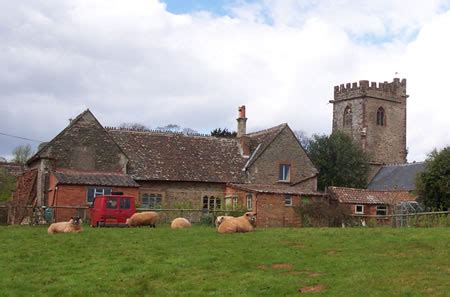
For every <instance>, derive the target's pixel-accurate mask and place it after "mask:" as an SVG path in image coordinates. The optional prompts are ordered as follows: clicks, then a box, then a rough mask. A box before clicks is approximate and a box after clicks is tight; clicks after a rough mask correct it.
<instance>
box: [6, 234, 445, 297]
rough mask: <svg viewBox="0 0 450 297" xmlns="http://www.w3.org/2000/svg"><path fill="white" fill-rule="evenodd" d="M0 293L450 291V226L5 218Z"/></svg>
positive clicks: (423, 293)
mask: <svg viewBox="0 0 450 297" xmlns="http://www.w3.org/2000/svg"><path fill="white" fill-rule="evenodd" d="M0 247H1V254H0V296H32V295H33V296H124V295H128V296H297V295H305V294H302V293H300V292H299V289H300V288H304V287H307V286H316V285H320V287H319V288H321V289H322V290H321V291H320V292H315V293H308V294H306V295H312V296H321V295H326V296H448V294H449V292H450V229H449V228H433V229H425V228H423V229H416V228H404V229H391V228H364V229H363V228H347V229H339V228H336V229H331V228H327V229H312V228H306V229H259V230H257V231H256V232H253V233H247V234H231V235H222V234H218V233H216V231H215V229H213V228H211V227H199V226H196V227H193V228H191V229H186V230H176V231H173V230H171V229H169V228H168V227H159V228H156V229H150V228H137V229H128V228H116V229H114V228H104V229H93V228H90V227H85V232H83V233H80V234H56V235H53V236H50V235H47V230H46V228H45V227H28V226H2V227H0Z"/></svg>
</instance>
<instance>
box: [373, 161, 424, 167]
mask: <svg viewBox="0 0 450 297" xmlns="http://www.w3.org/2000/svg"><path fill="white" fill-rule="evenodd" d="M420 164H425V161H419V162H413V163H392V164H384V165H383V166H381V167H394V166H412V165H420Z"/></svg>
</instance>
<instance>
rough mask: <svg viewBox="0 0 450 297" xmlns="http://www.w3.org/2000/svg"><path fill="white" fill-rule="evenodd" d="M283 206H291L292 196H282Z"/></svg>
mask: <svg viewBox="0 0 450 297" xmlns="http://www.w3.org/2000/svg"><path fill="white" fill-rule="evenodd" d="M284 205H285V206H291V205H292V196H291V195H285V196H284Z"/></svg>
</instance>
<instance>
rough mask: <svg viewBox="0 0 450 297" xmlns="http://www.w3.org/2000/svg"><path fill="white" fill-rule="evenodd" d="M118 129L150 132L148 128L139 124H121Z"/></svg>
mask: <svg viewBox="0 0 450 297" xmlns="http://www.w3.org/2000/svg"><path fill="white" fill-rule="evenodd" d="M119 128H124V129H133V130H150V128H149V127H147V126H145V125H142V124H140V123H122V124H120V125H119Z"/></svg>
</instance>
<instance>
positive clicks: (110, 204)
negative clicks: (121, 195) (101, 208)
mask: <svg viewBox="0 0 450 297" xmlns="http://www.w3.org/2000/svg"><path fill="white" fill-rule="evenodd" d="M106 208H112V209H114V208H117V198H108V200H106Z"/></svg>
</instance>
